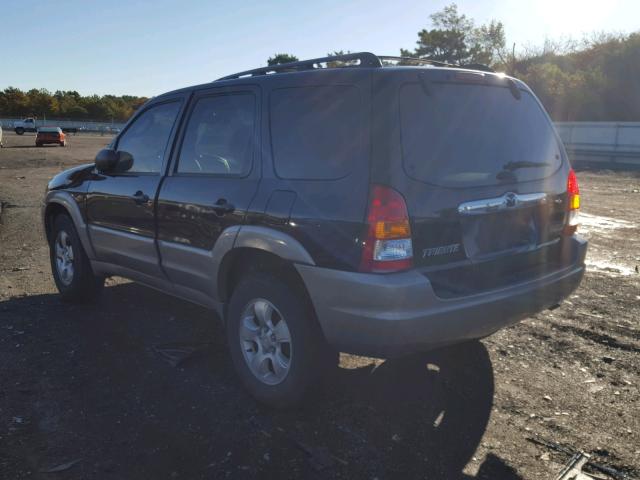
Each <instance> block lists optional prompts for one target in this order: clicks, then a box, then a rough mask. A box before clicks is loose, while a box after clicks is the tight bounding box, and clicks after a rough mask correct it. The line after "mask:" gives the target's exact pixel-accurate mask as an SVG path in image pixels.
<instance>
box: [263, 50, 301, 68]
mask: <svg viewBox="0 0 640 480" xmlns="http://www.w3.org/2000/svg"><path fill="white" fill-rule="evenodd" d="M297 61H298V57H296V56H295V55H291V54H289V53H276V54H275V55H274V56H273V57H269V59H268V60H267V65H268V66H269V67H272V66H274V65H280V64H282V63H291V62H297Z"/></svg>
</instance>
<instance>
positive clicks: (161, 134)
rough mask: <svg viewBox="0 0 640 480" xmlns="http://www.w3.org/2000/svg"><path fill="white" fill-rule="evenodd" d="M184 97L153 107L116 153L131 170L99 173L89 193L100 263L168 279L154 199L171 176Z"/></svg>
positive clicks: (126, 134)
mask: <svg viewBox="0 0 640 480" xmlns="http://www.w3.org/2000/svg"><path fill="white" fill-rule="evenodd" d="M185 101H186V98H185V96H184V95H176V96H173V97H169V98H163V99H162V100H160V101H157V102H155V103H153V104H151V105H148V106H146V107H145V108H144V110H143V111H142V112H141V113H140V114H138V115H137V116H136V117H135V118H134V119H133V120H132V121H131V122H130V123H129V125H128V126H127V128H126V130H125V131H124V132H123V133H122V134H121V135H120V136H119V137H118V139H117V141H116V142H115V144H114V145H113V148H115V149H116V150H118V151H119V152H126V153H128V154H130V155H131V156H132V157H133V163H132V164H131V166H130V168H129V169H128V170H126V171H120V172H110V173H99V174H96V175H95V177H94V179H93V180H92V181H91V184H90V185H89V191H88V193H87V203H86V208H87V221H88V225H89V234H90V236H91V242H92V244H93V247H94V249H95V252H96V256H97V258H98V260H100V261H103V262H107V263H111V264H114V265H118V266H121V267H124V268H127V269H129V270H133V271H135V272H138V273H141V274H143V275H148V276H152V277H161V276H163V274H162V272H161V270H160V267H159V259H158V254H157V250H156V247H155V238H154V237H155V218H154V200H155V197H156V192H157V190H158V186H159V185H160V180H161V178H162V175H163V173H164V171H165V165H166V161H167V157H168V154H169V152H170V150H171V148H170V147H171V144H172V141H173V137H174V135H175V127H176V124H177V122H178V118H179V116H180V112H181V110H182V108H183V106H184V104H185Z"/></svg>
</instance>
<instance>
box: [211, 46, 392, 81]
mask: <svg viewBox="0 0 640 480" xmlns="http://www.w3.org/2000/svg"><path fill="white" fill-rule="evenodd" d="M333 62H339V63H343V64H344V63H346V65H341V66H342V67H361V68H362V67H369V68H371V67H374V68H376V67H381V66H382V63H381V62H380V59H379V58H378V57H377V56H376V55H374V54H373V53H369V52H360V53H346V54H344V55H334V56H331V57H321V58H312V59H310V60H302V61H300V62H290V63H279V64H278V65H270V66H268V67H262V68H255V69H253V70H245V71H244V72H239V73H234V74H233V75H227V76H226V77H222V78H219V79H218V80H216V81H219V80H230V79H232V78H241V77H255V76H257V75H268V74H271V73H284V72H299V71H302V70H316V69H323V68H329V67H323V66H322V64H323V63H324V64H328V63H333ZM356 62H357V63H356ZM349 63H351V65H349Z"/></svg>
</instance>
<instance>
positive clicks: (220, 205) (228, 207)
mask: <svg viewBox="0 0 640 480" xmlns="http://www.w3.org/2000/svg"><path fill="white" fill-rule="evenodd" d="M235 209H236V207H234V206H233V205H232V204H231V203H229V202H227V199H226V198H219V199H218V201H217V202H216V203H215V204H214V205H213V210H214V211H215V212H216V214H218V215H224V214H225V213H231V212H233V211H234V210H235Z"/></svg>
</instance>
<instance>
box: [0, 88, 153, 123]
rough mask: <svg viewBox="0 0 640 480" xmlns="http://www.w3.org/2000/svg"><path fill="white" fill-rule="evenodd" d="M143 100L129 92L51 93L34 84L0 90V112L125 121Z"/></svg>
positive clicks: (5, 113)
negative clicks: (100, 93)
mask: <svg viewBox="0 0 640 480" xmlns="http://www.w3.org/2000/svg"><path fill="white" fill-rule="evenodd" d="M146 101H147V99H146V98H145V97H135V96H131V95H122V96H116V95H103V96H99V95H88V96H83V95H80V94H79V93H78V92H76V91H73V90H71V91H61V90H58V91H56V92H55V93H51V92H49V91H48V90H45V89H35V88H34V89H31V90H29V91H26V92H23V91H22V90H20V89H18V88H15V87H8V88H5V89H4V90H3V91H0V116H5V117H29V116H35V117H38V118H43V117H49V118H59V119H63V118H70V119H74V120H96V121H103V122H110V121H114V122H124V121H126V120H127V119H128V118H129V117H130V116H131V115H132V114H133V112H134V111H135V110H136V109H137V108H138V107H139V106H140V105H142V104H143V103H144V102H146Z"/></svg>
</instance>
